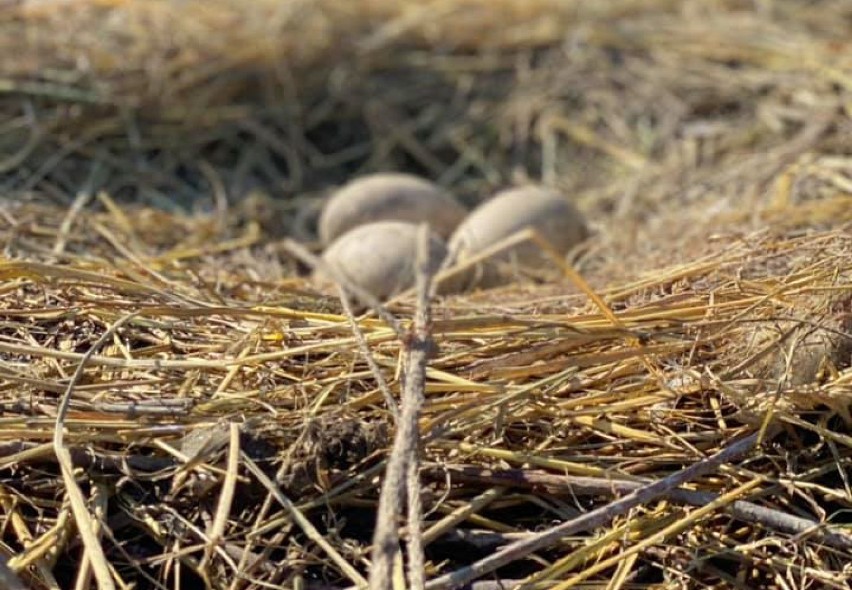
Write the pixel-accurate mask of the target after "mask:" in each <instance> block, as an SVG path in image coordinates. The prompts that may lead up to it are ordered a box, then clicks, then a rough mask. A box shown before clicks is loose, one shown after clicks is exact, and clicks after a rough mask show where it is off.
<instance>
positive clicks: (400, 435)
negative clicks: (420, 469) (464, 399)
mask: <svg viewBox="0 0 852 590" xmlns="http://www.w3.org/2000/svg"><path fill="white" fill-rule="evenodd" d="M424 227H425V226H421V228H420V233H419V234H418V238H419V240H418V246H421V245H423V241H424V240H428V237H429V236H428V229H424ZM424 235H425V237H424ZM428 252H429V248H428V242H427V243H426V244H425V245H424V246H423V247H418V264H417V269H418V271H417V291H418V301H417V314H416V317H415V320H414V330H413V332H412V334H411V336H410V338H409V340H408V344H407V348H408V359H407V363H406V371H405V386H404V388H403V395H402V416H401V418H400V421H399V427H398V428H397V431H396V436H395V437H394V441H393V448H392V450H391V455H390V458H389V459H388V466H387V470H386V472H385V479H384V481H383V482H382V492H381V495H380V497H379V508H378V514H377V517H376V531H375V534H374V536H373V554H372V557H373V562H372V567H371V568H370V590H390V589H391V587H392V572H393V564H394V560H395V559H396V558H397V556H398V555H399V552H400V549H399V528H398V523H397V518H398V517H399V515H400V512H401V511H400V506H401V505H402V502H403V492H405V490H406V488H404V487H403V483H404V482H408V481H409V480H410V479H411V478H410V477H409V476H410V474H409V469H414V470H416V469H417V466H418V463H417V452H418V438H419V437H418V432H419V429H418V419H419V416H420V407H421V405H422V403H423V402H422V400H423V395H424V389H425V384H426V365H427V362H428V359H429V353H430V351H431V349H432V340H431V334H430V321H431V317H430V314H429V291H430V282H431V275H430V273H429V260H428V258H429V254H428ZM412 464H413V465H412ZM414 480H415V481H414V483H413V484H412V485H411V486H410V487H409V486H406V487H407V488H408V496H409V518H411V516H412V513H411V497H412V496H413V495H414V494H415V493H416V494H419V493H420V490H419V486H418V485H417V483H416V473H415V474H414ZM412 487H413V488H416V490H412V489H411V488H412ZM415 503H416V505H415V506H414V510H418V511H419V500H417V501H416V502H415ZM408 524H409V528H410V531H411V532H410V535H409V553H411V552H412V551H413V552H414V554H411V555H410V557H411V560H410V562H409V584H410V585H412V586H414V587H415V588H418V586H415V584H417V583H418V581H419V583H420V584H423V580H422V576H423V573H422V570H423V545H422V543H423V541H422V539H421V538H420V531H419V527H420V516H419V514H417V515H415V516H414V519H413V521H410V522H409V523H408ZM412 539H414V540H413V541H412ZM412 568H420V572H419V573H418V572H415V571H413V570H412ZM422 587H423V586H422V585H421V586H419V588H422Z"/></svg>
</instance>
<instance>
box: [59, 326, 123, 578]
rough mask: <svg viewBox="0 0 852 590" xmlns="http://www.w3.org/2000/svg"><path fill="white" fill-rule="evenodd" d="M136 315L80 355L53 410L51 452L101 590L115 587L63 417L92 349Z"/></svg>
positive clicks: (108, 332)
mask: <svg viewBox="0 0 852 590" xmlns="http://www.w3.org/2000/svg"><path fill="white" fill-rule="evenodd" d="M136 315H137V313H136V312H134V313H131V314H128V315H125V316H124V317H122V318H119V320H118V321H117V322H115V323H114V324H113V325H112V326H110V327H109V329H107V330H106V331H105V332H104V333H103V334H102V335H101V337H100V338H98V339H97V341H96V342H95V343H94V344H93V345H92V346H91V348H89V350H88V351H86V354H84V355H83V358H82V359H81V360H80V364H79V365H77V370H76V371H74V375H73V376H72V377H71V381H69V382H68V387H67V388H66V389H65V393H63V394H62V398H61V399H60V401H59V406H58V408H57V411H56V426H55V427H54V429H53V451H54V452H55V453H56V460H57V461H58V462H59V467H60V471H61V472H62V480H63V482H64V483H65V488H66V490H67V492H68V498H69V500H70V501H71V512H72V513H73V514H74V521H75V522H76V524H77V530H78V531H80V537H81V538H82V540H83V547H84V548H85V549H86V555H87V557H88V559H89V562H90V563H91V566H92V570H93V571H94V574H95V580H96V581H97V583H98V588H100V589H101V590H115V584H114V583H113V580H112V576H111V574H110V571H109V565H108V564H107V560H106V555H105V554H104V550H103V547H101V543H100V540H99V539H98V535H97V533H96V532H95V530H94V526H93V525H92V515H91V514H89V510H88V508H87V507H86V499H85V497H83V491H82V490H81V489H80V486H78V485H77V480H76V477H75V476H74V463H73V461H72V459H71V453H70V451H69V450H68V449H67V448H66V447H65V441H64V437H65V417H66V416H67V415H68V408H69V407H70V406H71V394H72V393H73V391H74V387H75V386H76V385H77V382H78V381H80V378H81V377H82V376H83V372H84V371H85V369H86V362H87V361H88V360H89V358H91V357H92V356H94V354H95V351H97V350H98V349H99V348H100V347H101V346H103V345H104V344H105V343H106V342H108V341H109V340H111V339H112V337H113V335H114V334H115V333H116V331H118V329H119V328H121V326H123V325H124V324H126V323H127V322H129V321H130V320H132V319H133V318H135V317H136Z"/></svg>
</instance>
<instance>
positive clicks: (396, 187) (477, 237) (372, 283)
mask: <svg viewBox="0 0 852 590" xmlns="http://www.w3.org/2000/svg"><path fill="white" fill-rule="evenodd" d="M421 223H427V224H428V225H429V228H430V230H431V233H432V235H431V236H430V247H429V250H430V252H429V259H430V262H431V263H432V265H433V270H434V271H436V272H437V271H438V270H439V269H440V268H446V267H448V266H453V265H456V266H457V267H459V268H463V269H464V270H463V271H461V272H456V273H451V274H453V276H451V277H449V278H448V280H445V281H442V282H441V284H440V290H441V291H442V292H443V293H449V292H460V291H467V290H470V289H474V288H483V287H491V286H496V285H499V284H502V283H505V282H506V281H508V280H511V278H512V277H513V276H517V274H518V273H519V272H523V271H526V270H533V271H534V270H540V269H542V268H544V267H546V266H548V265H552V262H550V261H549V259H548V257H547V255H546V254H545V253H544V251H543V250H542V248H541V246H539V244H537V243H535V242H534V241H531V240H529V239H527V240H521V241H517V240H509V238H512V237H514V236H519V232H522V231H524V230H533V231H534V232H535V233H536V234H538V235H539V236H541V237H542V238H544V240H546V241H547V242H548V243H549V244H550V245H551V246H553V247H554V248H555V249H556V250H557V251H558V253H559V254H561V255H564V254H565V253H567V252H568V251H569V250H570V249H571V248H573V247H574V246H576V245H577V244H579V243H580V242H582V241H584V240H585V239H586V238H587V237H588V236H589V231H588V229H587V226H586V223H585V221H584V219H583V216H582V215H581V214H580V212H579V211H578V210H577V209H576V208H575V207H574V205H573V204H572V203H571V202H570V201H569V200H568V199H567V198H566V197H565V196H563V195H562V194H560V193H559V192H558V191H555V190H552V189H549V188H545V187H541V186H535V185H529V186H522V187H516V188H512V189H508V190H505V191H501V192H498V193H497V194H495V195H493V196H492V197H491V198H490V199H488V200H487V201H485V202H484V203H482V204H481V205H480V206H479V207H477V208H475V209H474V210H473V211H470V212H468V211H467V209H466V208H465V207H464V206H462V204H461V203H459V202H458V201H457V200H456V199H455V197H453V196H452V195H451V194H449V193H448V192H447V191H445V190H443V189H442V188H440V187H439V186H437V185H435V184H433V183H431V182H429V181H427V180H424V179H422V178H418V177H416V176H413V175H408V174H396V173H393V174H391V173H382V174H373V175H369V176H364V177H361V178H358V179H356V180H353V181H352V182H350V183H348V184H346V185H344V186H343V187H341V188H340V189H339V190H337V191H336V192H335V193H334V194H333V195H332V196H331V198H330V199H329V201H328V203H327V204H326V206H325V208H324V209H323V211H322V214H321V216H320V220H319V236H320V240H321V241H322V243H323V246H324V247H325V251H324V253H323V260H324V262H325V263H326V265H327V266H329V267H331V268H333V269H334V270H335V271H337V272H338V273H340V274H342V275H343V276H345V277H346V278H347V279H348V280H349V281H351V282H352V283H354V284H356V285H358V286H359V287H361V288H362V289H365V290H366V291H368V292H370V293H371V294H373V295H374V296H376V297H378V298H379V299H387V298H389V297H392V296H393V295H395V294H397V293H399V292H401V291H404V290H406V289H408V288H410V287H411V286H412V285H413V284H414V280H415V262H416V258H417V231H418V230H417V228H418V225H419V224H421ZM519 237H520V236H519ZM501 246H505V247H501ZM490 250H494V253H493V255H484V254H486V253H488V252H489V251H490ZM475 258H477V259H479V258H481V259H482V260H476V263H471V264H465V262H471V261H473V260H474V259H475ZM315 279H316V280H318V281H323V280H327V277H326V276H325V275H324V273H322V272H317V273H316V274H315Z"/></svg>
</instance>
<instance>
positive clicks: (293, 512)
mask: <svg viewBox="0 0 852 590" xmlns="http://www.w3.org/2000/svg"><path fill="white" fill-rule="evenodd" d="M240 456H241V457H242V459H243V462H244V463H245V466H246V467H247V468H248V470H249V471H251V472H252V474H254V476H255V477H256V478H257V480H258V481H259V482H260V483H261V485H263V487H265V488H266V489H267V491H268V492H269V493H270V494H271V495H272V496H273V497H274V498H275V499H276V500H278V503H279V504H281V506H283V507H284V509H285V510H287V512H288V513H289V514H290V517H291V518H292V519H293V522H295V523H296V524H297V525H298V526H299V528H301V529H302V532H304V533H305V535H306V536H307V537H308V538H309V539H310V540H311V541H313V542H314V543H316V544H317V545H318V546H319V547H320V549H322V550H323V551H325V553H326V555H328V556H329V558H331V560H332V561H333V562H334V563H335V565H337V567H339V568H340V571H342V572H343V573H344V574H345V575H346V577H348V578H349V579H350V580H352V582H353V583H354V584H355V585H356V586H358V587H362V588H363V587H365V586H367V580H365V579H364V577H363V576H362V575H361V574H360V573H358V570H356V569H355V568H354V567H352V565H351V564H350V563H349V562H347V561H346V560H345V559H343V557H341V555H340V554H339V553H338V552H337V551H335V549H334V547H332V546H331V545H330V544H329V543H328V541H326V540H325V537H323V536H322V533H320V532H319V531H318V530H317V528H316V527H315V526H314V525H313V523H311V521H310V520H308V519H307V518H306V517H305V515H304V514H302V512H301V510H299V508H298V507H297V506H296V505H295V504H293V502H291V501H290V499H289V498H288V497H287V496H285V495H284V493H283V492H282V491H281V490H280V489H279V488H278V486H277V485H275V482H273V481H272V480H271V479H269V476H268V475H266V474H265V473H264V472H263V471H262V470H261V468H260V467H258V466H257V464H256V463H255V462H254V461H253V460H252V458H251V457H249V456H248V455H246V454H245V453H244V452H242V451H240Z"/></svg>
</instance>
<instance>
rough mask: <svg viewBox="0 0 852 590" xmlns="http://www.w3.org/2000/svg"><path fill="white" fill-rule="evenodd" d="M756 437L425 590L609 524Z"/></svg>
mask: <svg viewBox="0 0 852 590" xmlns="http://www.w3.org/2000/svg"><path fill="white" fill-rule="evenodd" d="M757 437H758V433H753V434H750V435H749V436H747V437H745V438H744V439H742V440H739V441H737V442H735V443H733V444H732V445H731V446H729V447H727V448H726V449H723V450H722V451H720V452H718V453H716V454H715V455H712V456H711V457H708V458H706V459H703V460H701V461H699V462H698V463H695V464H694V465H690V466H689V467H687V468H686V469H683V470H681V471H678V472H677V473H673V474H672V475H670V476H668V477H666V478H663V479H661V480H659V481H657V482H654V483H652V484H649V485H647V486H645V487H642V488H639V489H637V490H635V491H633V492H631V493H630V494H628V495H627V496H625V497H623V498H621V499H620V500H616V501H614V502H611V503H610V504H607V505H606V506H601V507H600V508H597V509H595V510H592V511H591V512H587V513H586V514H583V515H582V516H578V517H577V518H573V519H571V520H569V521H567V522H563V523H562V524H560V525H558V526H555V527H553V528H550V529H548V530H546V531H543V532H541V533H538V534H536V535H535V536H533V537H531V538H529V539H522V540H520V541H516V542H515V543H512V544H511V545H508V546H506V547H504V548H503V549H502V550H500V551H498V552H496V553H494V554H492V555H489V556H488V557H486V558H484V559H481V560H479V561H477V562H475V563H473V564H471V565H469V566H465V567H463V568H460V569H458V570H456V571H454V572H451V573H449V574H445V575H443V576H439V577H437V578H435V579H433V580H430V581H429V582H428V583H427V584H426V588H427V590H449V589H451V588H458V587H460V586H462V585H464V584H466V583H468V582H471V581H473V580H475V579H477V578H479V577H481V576H484V575H485V574H488V573H490V572H493V571H494V570H496V569H498V568H500V567H502V566H504V565H506V564H508V563H511V562H513V561H516V560H518V559H522V558H523V557H525V556H527V555H529V554H530V553H533V552H535V551H539V550H541V549H544V548H545V547H548V546H549V545H551V544H553V543H554V542H556V541H558V540H559V539H560V538H562V537H564V536H566V535H571V534H574V533H576V532H578V531H583V530H589V529H592V528H595V527H597V526H602V525H603V524H604V523H606V522H609V521H610V520H612V519H613V518H615V517H616V516H620V515H622V514H625V513H626V512H628V511H629V510H631V509H632V508H635V507H636V506H639V505H641V504H646V503H648V502H650V501H651V500H654V499H655V498H658V497H660V496H662V495H664V494H666V493H668V492H669V491H671V490H672V489H674V488H676V487H678V486H680V485H683V484H684V483H686V482H689V481H691V480H693V479H695V478H697V477H701V476H702V475H705V474H707V473H711V472H713V471H715V470H716V469H717V468H719V467H720V466H721V465H723V464H725V463H728V462H730V461H733V460H735V459H736V458H738V457H741V456H743V455H745V454H746V453H748V452H749V451H750V450H751V449H752V447H754V445H755V442H756V441H757Z"/></svg>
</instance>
